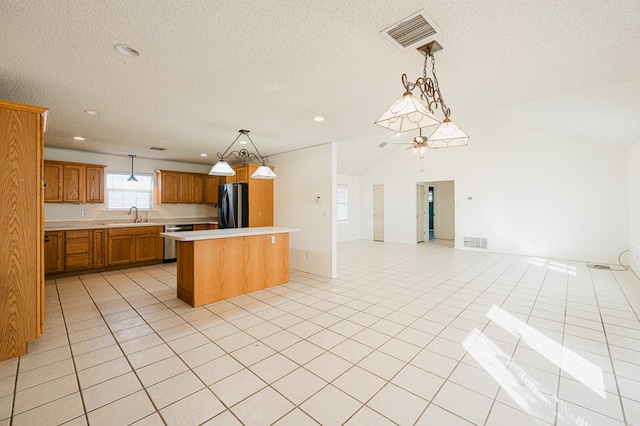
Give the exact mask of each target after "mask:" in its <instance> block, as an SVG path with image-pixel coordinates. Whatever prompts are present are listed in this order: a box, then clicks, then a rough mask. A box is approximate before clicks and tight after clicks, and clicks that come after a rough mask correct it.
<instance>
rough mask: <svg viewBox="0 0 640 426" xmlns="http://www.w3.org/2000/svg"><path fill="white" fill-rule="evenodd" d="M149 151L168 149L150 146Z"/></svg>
mask: <svg viewBox="0 0 640 426" xmlns="http://www.w3.org/2000/svg"><path fill="white" fill-rule="evenodd" d="M147 149H149V150H152V151H166V150H167V148H159V147H157V146H148V147H147Z"/></svg>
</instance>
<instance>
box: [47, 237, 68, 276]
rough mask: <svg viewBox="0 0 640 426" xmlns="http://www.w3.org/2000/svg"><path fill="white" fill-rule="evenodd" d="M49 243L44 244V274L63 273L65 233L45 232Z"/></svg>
mask: <svg viewBox="0 0 640 426" xmlns="http://www.w3.org/2000/svg"><path fill="white" fill-rule="evenodd" d="M44 235H45V237H48V240H49V241H45V243H44V272H45V273H47V274H48V273H53V272H62V271H63V270H64V232H63V231H54V232H45V234H44Z"/></svg>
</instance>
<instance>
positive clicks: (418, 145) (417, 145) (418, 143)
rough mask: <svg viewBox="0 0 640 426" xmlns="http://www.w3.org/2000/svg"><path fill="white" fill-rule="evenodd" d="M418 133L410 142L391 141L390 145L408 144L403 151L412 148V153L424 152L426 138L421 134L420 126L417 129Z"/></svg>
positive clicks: (426, 146) (425, 149)
mask: <svg viewBox="0 0 640 426" xmlns="http://www.w3.org/2000/svg"><path fill="white" fill-rule="evenodd" d="M419 130H420V134H419V135H418V136H416V137H414V138H413V140H412V141H411V142H392V143H391V144H392V145H410V146H408V147H407V148H406V149H405V151H408V150H410V149H412V150H413V153H414V154H424V153H425V152H426V151H427V148H429V146H428V145H427V142H428V139H427V137H426V136H422V128H420V129H419Z"/></svg>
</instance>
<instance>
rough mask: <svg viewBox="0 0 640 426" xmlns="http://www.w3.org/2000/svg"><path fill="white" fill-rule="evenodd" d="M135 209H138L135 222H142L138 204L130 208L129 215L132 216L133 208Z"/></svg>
mask: <svg viewBox="0 0 640 426" xmlns="http://www.w3.org/2000/svg"><path fill="white" fill-rule="evenodd" d="M133 209H136V220H135V222H134V223H140V222H142V218H141V217H140V216H138V208H137V207H136V206H132V207H131V208H130V209H129V213H127V214H128V215H129V216H131V210H133Z"/></svg>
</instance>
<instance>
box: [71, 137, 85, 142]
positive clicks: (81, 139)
mask: <svg viewBox="0 0 640 426" xmlns="http://www.w3.org/2000/svg"><path fill="white" fill-rule="evenodd" d="M73 139H75V140H77V141H83V140H84V138H83V137H82V136H74V137H73Z"/></svg>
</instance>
